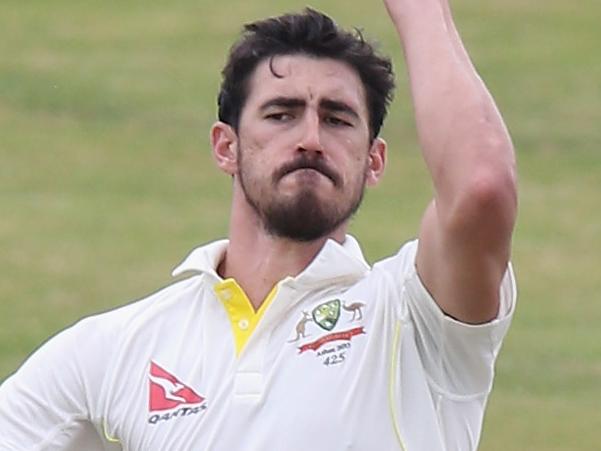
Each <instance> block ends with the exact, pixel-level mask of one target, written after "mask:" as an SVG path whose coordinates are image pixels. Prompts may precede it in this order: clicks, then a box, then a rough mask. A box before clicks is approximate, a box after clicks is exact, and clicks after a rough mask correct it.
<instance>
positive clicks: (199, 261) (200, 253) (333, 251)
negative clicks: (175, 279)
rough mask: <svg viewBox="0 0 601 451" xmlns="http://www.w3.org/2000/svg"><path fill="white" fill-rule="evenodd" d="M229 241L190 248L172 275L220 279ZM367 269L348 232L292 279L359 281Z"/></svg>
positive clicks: (314, 282) (328, 244)
mask: <svg viewBox="0 0 601 451" xmlns="http://www.w3.org/2000/svg"><path fill="white" fill-rule="evenodd" d="M228 243H229V241H228V240H219V241H214V242H212V243H209V244H206V245H204V246H200V247H197V248H196V249H194V250H192V252H190V254H189V255H188V256H187V257H186V258H185V259H184V261H183V262H182V263H181V264H180V265H178V266H177V267H176V268H175V269H174V270H173V273H172V274H173V276H179V275H181V274H184V273H186V272H200V273H205V274H209V275H211V276H213V277H216V278H219V276H218V274H217V266H218V265H219V263H220V262H221V260H222V258H223V254H224V253H225V251H226V249H227V246H228ZM367 271H369V265H368V264H367V262H366V261H365V258H364V257H363V253H362V252H361V247H360V246H359V243H358V242H357V240H356V239H355V238H354V237H352V236H351V235H346V237H345V240H344V242H343V243H342V244H339V243H338V242H336V241H334V240H332V239H329V240H327V241H326V243H325V244H324V246H323V247H322V248H321V250H320V251H319V253H318V254H317V255H316V256H315V258H314V259H313V261H312V262H311V263H310V264H309V265H308V266H307V267H306V268H305V270H304V271H303V272H301V273H300V274H299V275H298V276H297V277H294V278H291V279H292V281H294V282H296V283H298V284H301V285H306V286H311V287H314V286H318V285H322V284H323V283H324V282H329V283H331V282H333V281H334V280H333V279H337V280H340V281H342V280H349V281H353V280H358V279H359V278H361V277H362V276H363V275H364V274H365V273H367Z"/></svg>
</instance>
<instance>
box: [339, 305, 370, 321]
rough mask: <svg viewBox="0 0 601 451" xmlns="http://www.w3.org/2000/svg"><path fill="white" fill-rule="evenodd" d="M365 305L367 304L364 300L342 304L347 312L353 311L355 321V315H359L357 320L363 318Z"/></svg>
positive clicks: (352, 319)
mask: <svg viewBox="0 0 601 451" xmlns="http://www.w3.org/2000/svg"><path fill="white" fill-rule="evenodd" d="M363 307H365V304H363V303H362V302H353V303H351V304H348V305H346V304H342V308H343V309H344V310H346V311H347V312H352V313H353V317H352V318H351V321H355V317H356V316H357V315H358V316H359V317H358V318H357V321H359V320H360V319H363V310H361V309H362V308H363Z"/></svg>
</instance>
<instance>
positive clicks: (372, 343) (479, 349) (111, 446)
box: [0, 236, 515, 451]
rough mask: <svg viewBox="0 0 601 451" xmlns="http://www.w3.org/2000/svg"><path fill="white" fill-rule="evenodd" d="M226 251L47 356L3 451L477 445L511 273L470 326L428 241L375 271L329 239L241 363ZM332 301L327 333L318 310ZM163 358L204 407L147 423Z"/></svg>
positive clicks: (508, 311) (15, 412)
mask: <svg viewBox="0 0 601 451" xmlns="http://www.w3.org/2000/svg"><path fill="white" fill-rule="evenodd" d="M226 246H227V242H226V241H219V242H215V243H212V244H209V245H207V246H204V247H201V248H198V249H196V250H194V251H193V252H192V253H191V254H190V256H189V257H188V258H187V259H186V260H185V261H184V263H183V264H182V265H180V266H179V267H178V268H177V269H176V271H174V273H175V274H181V273H184V272H188V273H191V276H190V277H189V278H187V279H185V280H183V281H180V282H177V283H175V284H173V285H171V286H169V287H167V288H165V289H163V290H161V291H159V292H158V293H156V294H154V295H152V296H150V297H148V298H146V299H144V300H142V301H138V302H136V303H133V304H130V305H128V306H125V307H122V308H119V309H116V310H114V311H111V312H108V313H104V314H101V315H97V316H94V317H90V318H87V319H84V320H82V321H80V322H79V323H77V324H76V325H74V326H72V327H71V328H69V329H67V330H65V331H63V332H61V333H60V334H58V335H57V336H56V337H54V338H52V339H51V340H49V341H48V342H47V343H46V344H45V345H43V346H42V347H41V348H40V349H39V350H38V351H36V352H35V353H34V354H33V355H32V356H31V357H30V358H29V360H28V361H27V362H26V363H25V364H24V365H23V367H22V368H21V369H19V370H18V372H17V373H16V374H15V375H13V376H12V377H10V378H9V379H7V380H6V381H5V383H4V384H3V385H2V386H1V387H0V450H1V451H8V450H10V451H15V450H27V451H42V450H69V451H71V450H73V451H75V450H87V451H96V450H98V451H100V450H121V449H124V450H128V451H162V450H164V451H172V450H177V451H187V450H190V451H203V450H210V451H232V450H249V451H251V450H252V451H262V450H286V451H296V450H298V451H300V450H303V451H304V450H308V449H310V450H315V451H321V450H323V451H337V450H350V449H355V450H384V451H386V450H399V449H405V450H406V451H420V450H423V451H437V450H445V451H453V450H459V451H469V450H472V449H475V448H476V447H477V443H478V440H479V435H480V429H481V424H482V417H483V413H484V408H485V404H486V399H487V396H488V394H489V392H490V389H491V386H492V380H493V365H494V361H495V358H496V356H497V354H498V351H499V348H500V346H501V341H502V339H503V337H504V335H505V332H506V331H507V328H508V326H509V322H510V319H511V316H512V314H513V307H514V302H515V285H514V281H513V276H512V272H511V268H509V270H508V272H507V275H506V277H505V279H504V281H503V284H502V287H501V301H502V306H501V312H500V314H499V318H498V319H496V320H494V321H492V322H490V323H488V324H485V325H480V326H468V325H465V324H461V323H459V322H457V321H454V320H453V319H451V318H449V317H447V316H445V315H444V314H443V313H442V312H441V311H440V309H439V308H438V306H437V305H436V304H435V302H434V301H433V300H432V299H431V297H430V296H429V295H428V293H427V291H426V290H425V288H424V287H423V285H422V284H421V282H420V280H419V278H418V276H417V274H416V271H415V265H414V261H415V252H416V248H417V242H415V241H414V242H410V243H408V244H407V245H405V246H404V247H403V248H402V249H401V250H400V251H399V253H398V254H397V255H395V256H394V257H391V258H389V259H386V260H384V261H381V262H379V263H377V264H376V265H375V266H374V267H373V268H370V267H369V266H368V265H367V264H366V262H365V260H364V259H363V256H362V254H361V251H360V249H359V246H358V244H357V243H356V241H355V240H354V239H353V238H352V237H350V236H349V237H347V239H346V241H345V243H344V246H341V245H339V244H337V243H335V242H334V241H328V242H327V243H326V245H325V246H324V248H323V249H322V250H321V252H320V253H319V254H318V256H317V257H316V258H315V260H314V261H313V262H312V263H311V264H310V265H309V267H307V268H306V270H305V271H303V272H302V273H301V274H300V275H299V276H297V277H295V278H292V277H290V278H287V279H285V280H283V281H281V282H280V283H279V288H278V292H277V294H276V297H275V299H274V300H273V302H272V303H271V304H270V305H269V306H268V308H267V310H266V311H265V314H264V317H263V318H262V319H261V321H260V323H259V324H258V326H257V328H256V329H255V331H254V333H253V335H252V336H251V337H250V339H249V341H248V342H247V344H246V346H245V347H244V349H243V350H242V353H241V354H240V356H239V357H238V358H236V355H235V347H234V340H233V337H232V332H231V325H230V322H229V320H228V317H227V315H226V312H225V309H224V306H223V304H222V303H221V301H219V300H218V299H217V298H216V296H215V293H214V290H213V287H214V285H215V284H216V283H217V282H219V281H220V278H219V276H218V275H217V273H216V272H215V268H216V266H217V264H218V262H219V261H220V259H221V256H222V255H223V252H224V250H225V248H226ZM336 300H339V301H340V304H339V309H338V311H339V317H338V319H337V321H332V322H335V324H333V327H332V328H331V330H327V328H326V327H323V326H320V325H319V324H318V319H320V318H321V317H320V316H319V314H318V313H316V315H317V316H315V315H313V312H314V311H316V310H315V309H316V308H317V307H318V306H322V307H321V308H320V309H317V310H319V311H323V310H327V306H326V307H324V306H323V304H324V303H327V302H330V301H331V302H330V304H328V305H330V307H331V306H335V305H336ZM353 304H354V306H353ZM361 304H362V305H361ZM345 307H346V308H345ZM353 307H354V308H353ZM332 309H333V310H332ZM332 309H330V311H331V312H332V311H333V312H334V313H335V311H336V309H335V308H334V307H332ZM311 315H313V316H312V317H311ZM310 317H311V319H309V320H307V318H310ZM333 317H335V314H333ZM303 319H304V320H305V321H304V323H303V321H302V320H303ZM322 324H325V323H323V321H322ZM303 325H304V330H303V327H302V326H303ZM330 325H332V323H330V324H326V326H327V327H329V326H330ZM299 330H301V331H302V332H304V336H303V334H301V333H299ZM297 338H298V339H297ZM295 339H297V340H295ZM328 340H329V341H328ZM151 362H152V363H154V364H155V365H158V366H160V367H161V368H162V369H164V370H165V371H167V372H168V373H169V374H171V375H173V376H174V377H175V378H176V379H177V381H178V382H181V384H183V385H185V386H186V387H189V388H190V389H191V390H193V391H194V392H195V393H196V394H198V395H200V396H201V397H202V398H203V401H202V403H196V404H194V405H185V404H182V405H180V406H178V407H177V408H173V409H171V410H164V411H150V409H151V408H150V404H149V398H150V388H149V387H150V384H151V381H150V366H151ZM391 378H392V380H391ZM155 380H156V378H155ZM172 383H173V382H172ZM183 385H180V387H181V386H183ZM165 394H166V395H167V393H166V392H165ZM171 396H173V395H171ZM107 436H108V437H111V438H112V439H115V440H119V442H120V443H116V442H113V441H110V440H109V439H108V438H107Z"/></svg>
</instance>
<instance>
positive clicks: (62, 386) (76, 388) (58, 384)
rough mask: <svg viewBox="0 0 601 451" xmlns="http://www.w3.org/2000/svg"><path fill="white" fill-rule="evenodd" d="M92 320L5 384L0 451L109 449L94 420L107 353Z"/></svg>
mask: <svg viewBox="0 0 601 451" xmlns="http://www.w3.org/2000/svg"><path fill="white" fill-rule="evenodd" d="M87 322H89V320H84V321H83V322H81V323H79V324H77V325H75V326H73V327H71V328H69V329H66V330H65V331H63V332H61V333H59V334H58V335H56V336H55V337H53V338H51V339H50V340H48V342H46V343H45V344H44V345H43V346H41V347H40V348H39V349H38V350H37V351H36V352H35V353H34V354H33V355H32V356H31V357H30V358H29V359H28V360H27V361H26V362H25V363H24V364H23V366H22V367H21V368H20V369H19V370H18V371H17V372H16V373H15V374H13V375H12V376H11V377H9V378H8V379H7V380H6V381H5V382H4V383H3V384H2V385H1V386H0V431H2V434H0V451H6V450H10V451H16V450H19V451H20V450H28V451H32V450H39V451H42V450H58V449H60V450H65V451H66V450H73V451H75V450H76V449H77V450H80V449H86V450H90V451H96V450H104V449H105V448H104V446H103V444H102V441H101V439H100V436H99V434H98V433H97V431H96V428H95V427H94V426H93V425H92V423H91V422H90V417H91V415H92V412H91V408H92V407H91V406H92V405H93V404H94V402H95V401H94V399H95V397H96V394H95V392H96V391H98V390H96V388H98V386H99V385H100V380H101V378H102V374H103V372H102V370H101V368H98V364H100V365H102V363H101V362H102V357H101V356H102V354H103V353H101V352H99V351H100V349H98V348H96V349H92V347H91V342H93V341H94V340H95V339H96V338H97V337H95V336H94V335H95V332H93V330H91V329H89V328H87V327H86V323H87ZM94 346H96V345H94ZM105 351H106V349H105ZM84 369H85V370H84ZM82 445H85V447H83V448H82Z"/></svg>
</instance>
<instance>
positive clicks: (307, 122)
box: [298, 111, 323, 153]
mask: <svg viewBox="0 0 601 451" xmlns="http://www.w3.org/2000/svg"><path fill="white" fill-rule="evenodd" d="M303 119H304V120H303V127H301V131H300V132H301V134H302V135H301V137H300V139H299V143H298V150H299V151H305V152H317V153H322V152H323V146H322V143H321V127H320V119H319V115H318V114H317V113H316V112H313V111H307V112H306V115H305V117H304V118H303Z"/></svg>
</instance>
